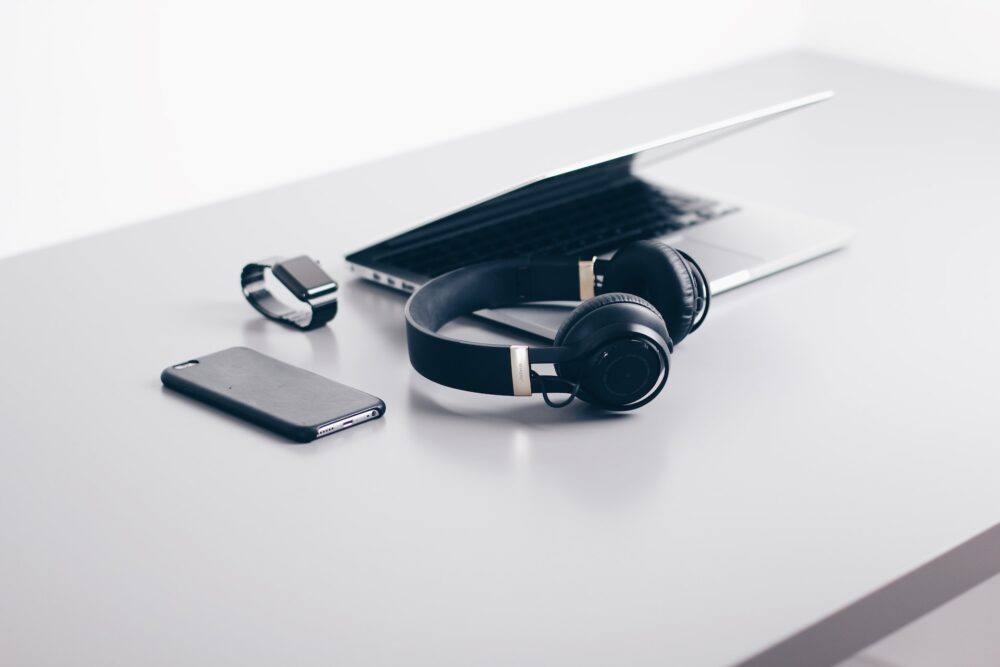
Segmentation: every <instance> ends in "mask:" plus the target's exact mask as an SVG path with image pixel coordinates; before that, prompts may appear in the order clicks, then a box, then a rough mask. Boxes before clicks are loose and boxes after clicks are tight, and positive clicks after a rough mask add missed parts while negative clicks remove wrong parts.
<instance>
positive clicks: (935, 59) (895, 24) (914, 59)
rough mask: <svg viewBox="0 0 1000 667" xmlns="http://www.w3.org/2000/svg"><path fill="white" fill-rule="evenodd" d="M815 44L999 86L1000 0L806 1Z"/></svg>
mask: <svg viewBox="0 0 1000 667" xmlns="http://www.w3.org/2000/svg"><path fill="white" fill-rule="evenodd" d="M802 17H803V31H802V37H803V42H804V43H805V44H806V45H808V46H809V47H811V48H815V49H817V50H820V51H824V52H827V53H831V54H835V55H841V56H845V57H848V58H852V59H855V60H862V61H867V62H873V63H878V64H882V65H887V66H890V67H897V68H901V69H906V70H911V71H913V72H917V73H920V74H926V75H930V76H936V77H941V78H945V79H949V80H952V81H956V82H959V83H966V84H972V85H977V86H985V87H989V88H1000V0H916V1H914V0H804V2H803V9H802Z"/></svg>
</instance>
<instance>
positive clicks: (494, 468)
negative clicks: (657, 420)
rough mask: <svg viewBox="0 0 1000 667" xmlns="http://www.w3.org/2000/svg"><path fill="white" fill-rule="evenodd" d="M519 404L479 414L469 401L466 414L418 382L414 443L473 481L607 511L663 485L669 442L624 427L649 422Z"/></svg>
mask: <svg viewBox="0 0 1000 667" xmlns="http://www.w3.org/2000/svg"><path fill="white" fill-rule="evenodd" d="M417 382H422V380H420V379H414V380H413V383H417ZM479 398H482V397H479ZM517 400H521V401H524V402H525V403H524V405H520V406H512V405H500V406H498V405H497V403H496V402H493V401H491V402H490V406H489V407H472V405H474V401H472V400H470V401H469V403H470V407H469V408H465V407H459V406H453V405H447V404H444V403H443V402H442V401H439V400H437V399H435V398H434V397H432V396H430V395H429V394H428V392H427V391H425V390H423V389H422V388H421V387H419V386H414V384H412V383H411V386H410V390H409V405H408V407H407V409H409V410H410V411H411V423H414V424H416V425H417V427H416V428H411V430H410V432H409V437H410V438H411V439H412V441H413V442H414V443H416V444H417V445H419V446H420V447H421V448H422V449H423V450H425V451H427V452H428V453H429V454H432V455H434V456H436V457H438V458H440V459H442V460H445V461H448V462H452V463H456V464H457V465H458V466H459V467H461V468H464V469H465V472H466V474H479V475H483V476H486V477H489V478H491V479H493V480H494V481H496V480H499V481H500V482H501V483H503V482H504V480H505V478H508V479H509V480H510V481H511V482H517V484H518V485H522V484H523V483H524V482H525V481H527V483H528V487H527V488H528V490H529V492H530V493H542V494H545V493H549V492H550V491H551V490H553V489H555V490H558V491H560V492H562V493H563V494H565V495H567V496H569V497H570V498H571V499H572V500H573V502H577V503H583V504H585V505H587V506H588V507H593V508H596V509H597V510H599V511H601V512H605V511H610V512H614V511H616V509H618V508H621V507H622V506H624V505H631V504H633V503H635V502H637V501H639V500H640V499H641V498H643V497H644V496H645V495H646V493H647V491H649V490H651V489H653V488H654V487H655V486H656V485H657V484H658V483H659V482H660V481H661V478H662V476H663V474H664V472H665V470H666V465H665V459H666V456H667V453H668V451H669V446H670V445H669V443H668V442H667V441H666V439H665V438H649V439H645V438H626V439H623V438H622V437H621V430H620V427H621V426H622V423H623V422H625V421H628V420H630V419H641V418H643V417H641V416H639V415H629V414H622V413H613V412H606V411H602V410H598V409H596V408H593V407H591V406H588V405H572V406H569V407H567V408H561V409H554V408H550V407H548V406H547V405H545V404H544V403H543V402H542V400H541V399H540V398H538V397H534V398H533V399H517ZM536 401H537V402H536ZM505 402H506V401H505ZM588 511H589V510H588Z"/></svg>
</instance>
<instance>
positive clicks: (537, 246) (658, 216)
mask: <svg viewBox="0 0 1000 667" xmlns="http://www.w3.org/2000/svg"><path fill="white" fill-rule="evenodd" d="M547 199H548V198H547ZM507 208H508V209H510V207H509V206H508V207H507ZM518 209H519V210H518ZM734 210H736V208H735V207H733V206H727V205H723V204H720V203H719V202H715V201H712V200H707V199H701V198H698V197H693V196H689V195H684V194H680V193H677V192H673V191H668V190H665V189H663V188H661V187H657V186H653V185H651V184H649V183H647V182H646V181H642V180H639V179H636V178H629V179H627V180H625V181H623V182H620V183H619V184H617V185H614V186H611V187H604V188H600V189H597V190H595V191H593V192H591V193H588V194H583V195H582V196H581V195H577V196H576V197H573V198H571V199H569V200H566V199H561V200H557V201H555V202H552V200H551V199H549V200H548V201H547V202H545V204H543V205H542V206H529V207H527V210H525V209H524V208H522V207H516V208H515V209H514V210H505V211H498V212H497V214H496V215H483V211H482V210H479V211H477V210H476V208H473V209H468V210H467V211H465V212H460V213H457V214H454V215H452V216H449V218H448V219H447V220H448V224H447V225H446V226H445V227H444V229H439V230H438V231H437V233H429V234H423V235H421V236H422V238H416V239H413V238H412V237H411V240H409V241H408V242H406V243H405V244H404V247H401V248H400V247H396V248H393V249H391V250H389V251H388V252H382V253H379V254H378V256H377V257H376V260H377V261H378V263H379V264H382V265H384V266H392V267H398V268H401V269H404V270H406V271H409V272H412V273H414V274H417V275H422V276H427V277H434V276H437V275H440V274H442V273H446V272H448V271H451V270H452V269H456V268H459V267H462V266H467V265H469V264H474V263H477V262H483V261H488V260H494V259H503V258H507V257H531V256H556V255H562V256H576V257H580V258H586V257H592V256H595V255H601V254H604V253H606V252H610V251H612V250H615V249H617V248H619V247H621V245H622V244H624V243H627V242H629V241H633V240H638V239H646V238H653V237H656V236H662V235H663V234H666V233H668V232H671V231H676V230H678V229H683V228H685V227H689V226H691V225H696V224H700V223H703V222H706V221H708V220H712V219H714V218H717V217H719V216H720V215H724V214H725V213H729V212H732V211H734ZM463 216H464V217H466V218H468V219H466V220H463V219H462V218H463ZM386 250H388V249H386Z"/></svg>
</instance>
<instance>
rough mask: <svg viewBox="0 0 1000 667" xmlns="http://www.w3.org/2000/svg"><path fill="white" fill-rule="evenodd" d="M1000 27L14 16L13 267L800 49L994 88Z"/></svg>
mask: <svg viewBox="0 0 1000 667" xmlns="http://www.w3.org/2000/svg"><path fill="white" fill-rule="evenodd" d="M998 8H1000V2H998V1H997V0H991V1H987V0H954V1H952V2H948V3H944V2H940V3H925V4H920V5H919V6H914V3H906V2H903V0H865V1H864V2H862V0H709V1H704V2H692V1H691V0H686V1H684V2H680V1H678V0H664V1H661V2H631V1H622V0H619V1H618V2H615V3H610V2H606V1H602V2H582V1H579V0H578V1H575V2H574V1H561V0H527V1H526V0H506V2H504V3H490V4H489V5H479V4H477V3H475V2H470V1H469V0H465V1H457V0H425V1H424V2H419V3H415V2H403V1H402V0H369V1H367V2H363V3H351V5H344V6H340V5H339V4H337V3H335V2H302V1H301V0H267V1H265V2H254V1H253V0H244V1H242V2H238V1H235V0H200V1H194V0H173V1H171V2H161V3H155V2H149V1H143V2H137V1H135V0H132V1H128V0H120V1H115V0H91V1H89V2H79V1H78V0H77V1H72V0H0V256H2V255H7V254H12V253H16V252H22V251H24V250H28V249H30V248H34V247H38V246H40V245H44V244H48V243H52V242H56V241H59V240H63V239H67V238H71V237H74V236H78V235H82V234H87V233H92V232H95V231H99V230H101V229H106V228H109V227H112V226H116V225H119V224H123V223H127V222H132V221H136V220H141V219H144V218H149V217H152V216H156V215H161V214H164V213H167V212H170V211H174V210H178V209H182V208H187V207H191V206H196V205H199V204H202V203H207V202H210V201H213V200H217V199H221V198H225V197H231V196H236V195H239V194H241V193H244V192H247V191H251V190H254V189H258V188H263V187H269V186H272V185H276V184H280V183H282V182H286V181H290V180H295V179H298V178H301V177H304V176H309V175H313V174H316V173H321V172H324V171H328V170H330V169H334V168H337V167H341V166H346V165H349V164H352V163H356V162H359V161H363V160H369V159H372V158H374V157H377V156H380V155H385V154H388V153H393V152H397V151H401V150H406V149H409V148H414V147H418V146H421V145H425V144H428V143H433V142H438V141H442V140H444V139H447V138H451V137H456V136H460V135H463V134H468V133H471V132H476V131H479V130H482V129H485V128H489V127H494V126H497V125H501V124H506V123H510V122H514V121H516V120H518V119H522V118H525V117H529V116H534V115H538V114H543V113H546V112H549V111H553V110H556V109H561V108H565V107H568V106H573V105H576V104H580V103H582V102H586V101H588V100H592V99H597V98H601V97H605V96H608V95H613V94H615V93H618V92H622V91H626V90H629V89H633V88H636V87H641V86H645V85H650V84H653V83H657V82H661V81H665V80H668V79H672V78H677V77H681V76H685V75H689V74H696V73H698V72H700V71H703V70H706V69H710V68H715V67H720V66H724V65H727V64H730V63H734V62H736V61H739V60H742V59H746V58H750V57H754V56H759V55H764V54H766V53H769V52H772V51H778V50H784V49H789V48H795V47H797V46H801V45H805V46H807V47H808V46H815V47H818V48H820V49H823V50H829V51H833V52H836V53H841V54H845V55H848V56H851V57H855V58H860V59H868V60H872V61H875V62H883V63H888V64H893V65H900V66H904V67H910V68H914V69H918V70H920V71H925V72H929V73H933V74H936V75H943V76H947V77H951V78H956V79H960V80H965V81H973V82H976V83H979V84H984V85H996V86H1000V67H998V66H997V64H998V63H1000V40H997V39H994V35H996V34H1000V16H998Z"/></svg>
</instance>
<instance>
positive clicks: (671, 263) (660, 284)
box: [603, 241, 698, 344]
mask: <svg viewBox="0 0 1000 667" xmlns="http://www.w3.org/2000/svg"><path fill="white" fill-rule="evenodd" d="M695 280H696V279H695V277H694V275H693V274H692V271H691V268H690V267H689V266H688V263H687V262H686V261H685V260H684V257H682V256H681V254H680V253H679V252H677V251H676V250H675V249H673V248H671V247H670V246H668V245H667V244H665V243H660V242H659V241H636V242H634V243H630V244H628V245H626V246H624V247H623V248H621V250H619V251H618V252H616V253H615V256H614V257H613V258H612V259H611V263H610V265H609V266H608V269H607V271H606V272H605V275H604V283H603V290H604V291H605V292H627V293H629V294H635V295H638V296H640V297H642V298H643V299H646V300H647V301H649V302H650V303H651V304H652V305H653V307H654V308H655V309H656V310H657V311H658V312H659V313H660V315H661V316H663V320H664V321H665V322H666V324H667V329H668V330H669V331H670V334H671V336H672V337H673V341H674V343H675V344H676V343H679V342H681V341H682V340H684V337H685V336H687V335H688V334H689V333H691V329H692V327H693V326H694V322H695V317H696V316H697V313H698V300H697V299H698V292H697V288H696V286H695Z"/></svg>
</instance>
